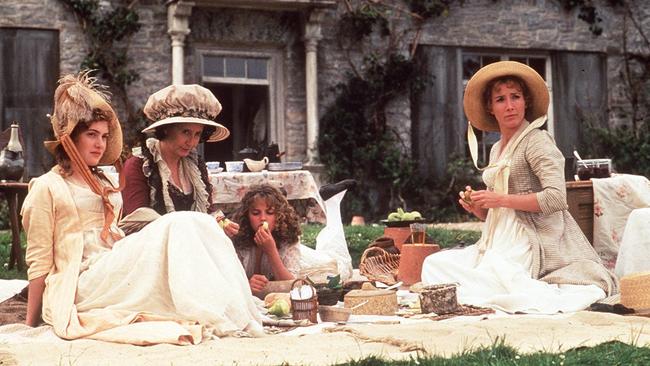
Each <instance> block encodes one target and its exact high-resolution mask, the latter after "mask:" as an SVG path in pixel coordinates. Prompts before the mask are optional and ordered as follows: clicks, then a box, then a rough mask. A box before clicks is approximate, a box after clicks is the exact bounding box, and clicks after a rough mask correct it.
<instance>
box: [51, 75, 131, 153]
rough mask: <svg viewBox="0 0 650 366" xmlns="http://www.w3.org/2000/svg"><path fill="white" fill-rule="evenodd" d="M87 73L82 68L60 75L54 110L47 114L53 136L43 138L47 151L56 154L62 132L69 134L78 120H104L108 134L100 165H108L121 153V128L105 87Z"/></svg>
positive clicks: (55, 93)
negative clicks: (78, 70) (69, 73)
mask: <svg viewBox="0 0 650 366" xmlns="http://www.w3.org/2000/svg"><path fill="white" fill-rule="evenodd" d="M89 73H90V71H83V72H81V73H79V74H78V75H66V76H64V77H62V78H61V79H59V86H58V87H57V88H56V91H55V92H54V112H53V113H52V117H51V118H50V122H51V123H52V129H53V130H54V137H55V138H56V140H55V141H45V143H44V144H45V148H46V149H47V150H48V151H49V152H50V153H52V154H55V151H56V148H57V146H59V145H60V144H61V142H60V138H61V136H63V135H65V134H67V135H70V134H71V133H72V131H73V130H74V128H75V127H76V126H77V124H78V123H79V122H86V123H88V122H95V121H107V122H108V129H109V136H108V140H107V142H106V151H105V152H104V155H102V158H101V159H100V160H99V165H110V164H113V163H114V162H115V161H116V160H117V159H119V157H120V155H121V153H122V128H121V127H120V121H119V120H118V119H117V114H115V111H114V110H113V108H112V107H111V105H110V104H109V98H108V96H107V94H106V93H105V92H103V89H105V87H104V86H102V85H99V84H97V83H96V79H95V78H93V77H90V76H89Z"/></svg>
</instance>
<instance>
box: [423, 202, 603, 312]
mask: <svg viewBox="0 0 650 366" xmlns="http://www.w3.org/2000/svg"><path fill="white" fill-rule="evenodd" d="M499 216H500V217H499V220H498V222H499V225H497V226H496V229H495V232H494V234H493V240H492V246H491V247H490V249H488V250H487V251H486V252H485V254H484V255H483V257H482V258H481V259H480V260H479V252H478V248H477V246H476V245H472V246H469V247H466V248H462V249H451V250H445V251H441V252H438V253H435V254H432V255H430V256H429V257H427V258H426V259H425V261H424V264H423V266H422V282H423V283H424V284H441V283H457V284H459V287H458V290H457V291H458V292H457V293H458V301H459V302H460V303H463V304H471V305H477V306H486V307H491V308H495V309H498V310H502V311H506V312H509V313H515V312H525V313H540V314H553V313H557V312H572V311H578V310H582V309H585V308H587V307H588V306H589V305H591V304H592V303H594V302H596V301H598V300H600V299H603V298H605V292H604V291H603V290H602V289H601V288H600V287H598V286H596V285H587V286H584V285H556V284H550V283H547V282H544V281H540V280H536V279H533V278H532V276H531V264H532V253H531V248H530V244H529V241H528V237H527V235H526V232H525V230H524V227H523V225H522V224H521V223H519V221H518V220H517V218H516V216H515V211H514V210H512V209H500V212H499ZM493 219H495V218H494V211H493V210H490V211H489V213H488V217H487V219H486V224H485V227H486V228H487V227H489V222H490V220H493ZM484 235H486V234H484Z"/></svg>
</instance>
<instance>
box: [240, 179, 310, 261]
mask: <svg viewBox="0 0 650 366" xmlns="http://www.w3.org/2000/svg"><path fill="white" fill-rule="evenodd" d="M258 199H263V200H264V201H265V202H266V204H267V205H268V206H269V207H271V208H273V210H274V211H275V229H274V230H273V232H272V233H271V234H272V235H273V239H275V243H276V245H277V247H278V248H281V247H283V246H285V245H289V244H293V243H295V242H297V241H298V238H299V237H300V235H301V234H302V231H301V230H300V218H299V217H298V215H297V214H296V211H294V209H293V207H291V205H290V204H289V201H287V199H286V198H285V197H284V195H283V194H282V193H281V192H280V191H279V190H278V189H277V188H274V187H273V186H271V185H268V184H262V185H258V186H252V187H251V189H250V190H249V191H248V192H246V194H245V195H244V198H242V201H241V203H242V204H241V206H240V207H239V209H238V210H237V211H236V212H235V214H234V215H233V220H234V221H235V222H237V223H239V233H238V234H237V235H236V236H235V237H234V238H233V243H234V244H235V247H239V248H246V247H251V246H255V241H254V240H253V237H254V236H255V229H254V228H253V227H251V223H250V220H249V219H248V211H249V210H250V208H251V207H252V206H253V203H254V202H255V201H256V200H258Z"/></svg>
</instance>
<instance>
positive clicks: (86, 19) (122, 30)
mask: <svg viewBox="0 0 650 366" xmlns="http://www.w3.org/2000/svg"><path fill="white" fill-rule="evenodd" d="M60 1H61V2H62V3H64V4H65V5H66V6H68V7H69V8H70V9H71V10H72V11H73V12H74V14H75V15H76V16H77V19H78V21H79V25H80V26H81V29H82V30H83V32H84V34H85V35H86V38H87V48H88V53H87V54H86V57H85V58H84V60H83V62H82V63H81V65H80V68H81V69H91V70H95V72H94V73H95V75H96V76H99V77H100V78H102V79H103V80H105V81H106V82H107V83H108V84H109V85H110V86H111V91H112V94H113V95H117V96H118V97H119V98H120V99H121V101H122V103H123V105H124V108H125V110H126V114H127V119H126V121H123V122H127V123H123V124H122V128H123V130H124V137H125V142H126V144H127V145H133V144H134V143H135V142H136V141H137V140H138V139H139V134H140V133H139V131H140V129H141V127H142V126H143V125H144V123H145V122H144V116H143V114H142V111H141V110H140V109H137V108H135V107H133V105H132V104H131V102H130V100H129V96H128V93H127V88H128V86H129V85H131V84H132V83H133V82H135V81H137V80H138V79H139V75H138V73H137V72H136V71H135V70H133V69H132V68H131V67H130V59H129V57H128V50H129V40H130V38H131V37H132V36H133V35H134V34H136V33H137V32H138V31H139V30H140V27H141V24H140V21H139V20H140V19H139V16H138V13H137V12H136V11H135V9H134V7H135V4H136V3H137V0H132V1H126V0H124V1H122V2H121V3H120V4H118V5H116V6H114V7H113V8H112V9H110V10H108V9H101V7H100V5H99V0H60Z"/></svg>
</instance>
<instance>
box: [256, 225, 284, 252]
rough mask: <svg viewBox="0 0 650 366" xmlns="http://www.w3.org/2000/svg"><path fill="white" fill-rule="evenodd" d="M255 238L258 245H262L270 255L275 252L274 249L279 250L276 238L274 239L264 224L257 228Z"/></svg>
mask: <svg viewBox="0 0 650 366" xmlns="http://www.w3.org/2000/svg"><path fill="white" fill-rule="evenodd" d="M253 239H254V240H255V244H257V246H258V247H260V248H261V249H262V250H263V251H264V253H266V254H267V255H270V253H273V251H276V252H277V250H278V248H277V246H276V245H275V239H273V235H271V232H270V231H269V229H267V228H265V227H263V226H260V227H259V228H258V229H257V232H256V233H255V236H254V237H253Z"/></svg>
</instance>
